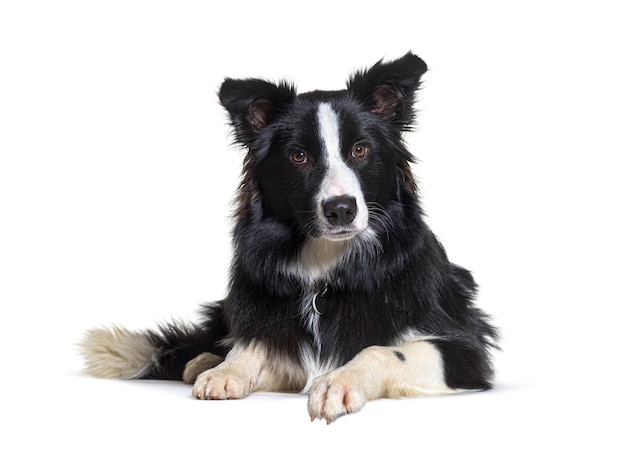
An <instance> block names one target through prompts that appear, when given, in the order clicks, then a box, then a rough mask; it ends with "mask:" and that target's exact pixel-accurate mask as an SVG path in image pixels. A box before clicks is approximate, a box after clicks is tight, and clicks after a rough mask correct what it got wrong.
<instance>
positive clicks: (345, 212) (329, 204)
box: [322, 195, 357, 226]
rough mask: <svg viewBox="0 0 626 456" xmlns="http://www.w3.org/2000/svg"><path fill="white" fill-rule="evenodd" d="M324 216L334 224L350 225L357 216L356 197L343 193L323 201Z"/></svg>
mask: <svg viewBox="0 0 626 456" xmlns="http://www.w3.org/2000/svg"><path fill="white" fill-rule="evenodd" d="M322 210H323V211H324V217H326V220H328V223H330V224H331V225H333V226H344V225H349V224H350V223H352V222H353V221H354V218H355V217H356V211H357V208H356V198H354V197H353V196H348V195H342V196H335V197H333V198H329V199H327V200H325V201H323V202H322Z"/></svg>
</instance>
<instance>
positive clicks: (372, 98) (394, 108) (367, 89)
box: [348, 52, 427, 130]
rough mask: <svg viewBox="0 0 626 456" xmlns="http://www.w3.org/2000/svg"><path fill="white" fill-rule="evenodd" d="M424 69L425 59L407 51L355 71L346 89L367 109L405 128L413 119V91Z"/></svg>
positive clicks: (417, 86)
mask: <svg viewBox="0 0 626 456" xmlns="http://www.w3.org/2000/svg"><path fill="white" fill-rule="evenodd" d="M426 70H427V66H426V63H424V61H423V60H422V59H420V58H419V57H418V56H416V55H414V54H411V53H410V52H409V53H408V54H406V55H405V56H403V57H401V58H399V59H397V60H393V61H391V62H383V61H382V60H381V61H379V62H378V63H376V64H375V65H374V66H373V67H371V68H369V69H367V70H364V71H360V72H358V73H356V74H355V75H354V76H352V77H351V78H350V79H349V80H348V91H349V92H350V93H351V94H353V95H354V96H356V97H357V98H358V99H359V100H361V102H363V103H365V105H366V106H367V109H369V110H370V111H372V112H374V113H377V114H378V115H380V116H381V117H383V118H384V119H387V120H390V121H391V122H393V123H394V124H396V125H397V126H398V127H400V128H401V129H403V130H406V129H409V128H410V125H411V123H412V122H413V118H414V110H413V101H414V99H415V92H416V91H417V89H418V88H419V86H420V80H421V77H422V75H423V74H424V73H425V72H426Z"/></svg>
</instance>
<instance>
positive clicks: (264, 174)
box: [146, 54, 497, 389]
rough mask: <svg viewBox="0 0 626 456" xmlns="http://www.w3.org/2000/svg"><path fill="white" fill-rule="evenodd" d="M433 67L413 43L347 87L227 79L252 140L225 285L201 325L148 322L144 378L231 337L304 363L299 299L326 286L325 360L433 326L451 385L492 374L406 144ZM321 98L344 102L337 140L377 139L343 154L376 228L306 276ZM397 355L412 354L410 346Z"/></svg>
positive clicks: (231, 102)
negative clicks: (155, 359)
mask: <svg viewBox="0 0 626 456" xmlns="http://www.w3.org/2000/svg"><path fill="white" fill-rule="evenodd" d="M425 71H426V65H425V63H424V62H423V61H422V60H421V59H420V58H419V57H417V56H415V55H412V54H407V55H405V56H404V57H402V58H400V59H397V60H395V61H392V62H389V63H384V62H382V61H381V62H378V63H377V64H376V65H374V66H373V67H372V68H370V69H368V70H365V71H361V72H358V73H357V74H355V75H354V76H353V77H352V78H351V79H350V80H349V81H348V84H347V90H342V91H335V92H321V91H318V92H311V93H306V94H301V95H297V94H296V91H295V89H294V87H293V86H291V85H289V84H287V83H279V84H273V83H270V82H267V81H263V80H258V79H246V80H234V79H227V80H226V81H225V82H224V83H223V85H222V87H221V90H220V93H219V98H220V101H221V103H222V105H223V106H224V107H225V108H226V110H227V111H228V113H229V114H230V118H231V120H232V125H233V127H234V132H235V138H236V140H237V141H238V142H240V143H241V144H242V145H244V146H245V147H246V148H247V154H246V157H245V160H244V168H243V173H242V182H241V186H240V190H239V194H238V200H237V210H236V214H235V226H234V231H233V242H234V260H233V263H232V265H231V277H230V288H229V293H228V296H227V297H226V299H225V300H224V301H221V302H219V303H216V304H214V305H210V306H207V307H206V309H205V318H204V320H203V322H202V323H201V324H200V325H198V326H197V327H191V328H186V329H181V328H180V327H178V326H176V325H173V326H170V327H165V328H162V329H161V331H160V332H153V333H150V334H151V341H152V343H153V345H154V346H155V347H157V348H158V349H159V354H160V360H159V363H158V365H155V366H154V367H153V369H152V370H151V371H150V372H149V373H148V374H147V375H146V377H147V378H162V379H164V378H168V379H180V378H181V376H182V371H183V368H184V365H185V362H186V361H188V360H189V359H191V358H193V357H194V356H196V355H197V354H199V353H201V352H204V351H210V352H213V353H216V354H218V355H221V356H224V355H225V354H226V353H227V351H228V343H229V341H231V342H232V341H243V342H253V341H262V342H264V343H265V345H266V346H267V347H268V349H269V353H270V356H281V357H283V358H284V357H285V356H286V357H288V359H290V360H291V362H292V363H294V364H296V365H301V364H302V360H301V347H302V346H303V345H310V346H313V345H314V340H313V335H312V334H311V332H310V330H309V328H308V327H307V324H306V318H304V317H303V316H302V312H301V302H302V300H303V297H304V296H305V295H307V293H313V292H316V291H317V292H319V290H321V288H323V287H327V292H326V294H325V295H324V296H325V298H326V300H327V306H326V310H325V312H324V313H323V314H322V315H321V316H320V317H319V319H320V320H319V323H320V324H319V329H320V340H321V345H320V347H321V354H320V355H321V359H322V360H326V359H334V360H335V361H336V362H337V363H338V364H339V365H340V364H343V363H345V362H347V361H349V360H350V359H351V358H352V357H354V356H355V355H356V354H357V353H358V352H359V351H361V350H362V349H364V348H365V347H368V346H371V345H389V344H392V343H393V342H394V340H396V338H397V337H398V336H399V335H400V334H403V333H406V332H407V331H410V330H413V331H415V332H419V333H421V334H424V335H432V336H434V338H433V343H434V344H435V345H436V346H437V348H438V349H439V350H440V351H441V353H442V356H443V360H444V363H445V379H446V382H447V384H448V385H449V386H450V387H452V388H469V389H487V388H489V387H490V386H491V379H492V375H493V370H492V367H491V362H490V357H489V348H490V347H493V346H495V340H496V336H497V335H496V331H495V329H494V328H493V327H492V326H491V325H490V324H489V323H488V320H487V318H486V317H485V315H484V314H483V313H482V312H481V311H480V310H478V309H477V308H476V307H474V305H473V299H474V296H475V294H476V284H475V283H474V280H473V278H472V276H471V274H470V273H469V272H468V271H467V270H465V269H463V268H461V267H459V266H456V265H454V264H452V263H450V262H449V261H448V258H447V256H446V253H445V251H444V249H443V247H442V246H441V245H440V243H439V242H438V240H437V239H436V237H435V236H434V235H433V233H431V231H430V230H429V228H428V227H427V226H426V224H425V223H424V220H423V214H422V210H421V208H420V204H419V198H418V195H417V188H416V184H415V180H414V178H413V176H412V173H411V169H410V164H411V162H412V161H413V156H412V155H411V154H410V153H409V151H408V150H407V149H406V147H405V144H404V142H403V133H404V132H405V131H407V130H409V129H410V128H411V125H412V123H413V121H414V117H415V110H414V108H413V103H414V100H415V94H416V90H417V89H418V88H419V86H420V80H421V76H422V75H423V73H424V72H425ZM320 102H327V103H330V105H331V106H332V107H333V109H334V110H335V111H336V112H337V113H338V116H339V118H340V122H341V138H342V144H341V147H342V150H350V148H351V147H352V146H353V144H354V143H355V142H362V143H365V144H367V145H368V147H369V148H370V149H371V151H372V153H369V154H368V155H367V157H366V158H365V159H363V160H359V161H352V160H351V158H350V157H348V156H347V155H346V162H347V163H348V165H349V166H350V167H351V169H352V170H353V172H354V173H355V174H356V175H357V176H358V179H359V182H360V184H361V186H362V190H363V194H364V196H365V200H366V201H367V203H368V208H369V210H370V216H369V226H370V228H371V231H372V232H373V233H375V234H376V236H375V239H374V240H372V239H356V240H354V246H352V247H349V248H348V249H347V251H346V253H345V254H344V255H343V257H342V258H341V260H340V261H339V262H338V264H337V265H336V267H333V268H332V269H330V270H329V271H327V273H325V274H323V275H321V276H320V277H315V276H311V277H308V276H306V274H305V273H302V272H298V268H297V266H298V261H299V256H298V255H299V252H300V250H301V248H302V246H303V245H304V244H305V243H306V242H307V241H308V240H309V239H311V238H315V237H316V236H319V232H318V228H317V227H316V226H315V223H312V217H313V209H310V208H311V206H312V195H313V194H314V193H315V189H316V185H318V184H319V181H320V179H321V174H322V173H323V170H324V166H323V157H322V156H321V155H320V152H319V151H320V149H321V145H320V143H319V137H318V134H317V124H316V117H315V116H316V109H317V106H318V104H319V103H320ZM298 150H304V151H306V152H307V154H308V159H309V163H308V164H307V166H305V167H294V165H293V164H292V163H290V162H289V159H288V157H289V154H291V153H292V152H294V151H298ZM397 357H398V359H399V360H400V361H405V360H404V356H403V355H402V353H400V352H398V356H397Z"/></svg>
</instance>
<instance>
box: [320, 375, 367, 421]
mask: <svg viewBox="0 0 626 456" xmlns="http://www.w3.org/2000/svg"><path fill="white" fill-rule="evenodd" d="M359 377H360V376H359V375H357V374H356V372H353V371H350V370H346V369H337V370H334V371H332V372H329V373H328V374H326V375H323V376H321V377H319V378H318V379H317V380H315V381H314V382H313V385H312V387H311V389H310V390H309V403H308V409H309V415H310V417H311V421H313V420H315V419H320V420H326V423H327V424H330V423H332V422H333V421H335V420H336V419H337V418H339V417H340V416H343V415H345V414H346V413H354V412H358V411H359V410H361V409H362V408H363V406H364V405H365V403H366V402H367V395H366V391H365V388H364V387H363V385H362V379H360V378H359Z"/></svg>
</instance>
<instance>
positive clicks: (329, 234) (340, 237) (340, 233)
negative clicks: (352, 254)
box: [319, 227, 364, 241]
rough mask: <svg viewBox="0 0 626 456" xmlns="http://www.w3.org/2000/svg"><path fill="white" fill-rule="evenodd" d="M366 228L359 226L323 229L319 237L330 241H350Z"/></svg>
mask: <svg viewBox="0 0 626 456" xmlns="http://www.w3.org/2000/svg"><path fill="white" fill-rule="evenodd" d="M363 231H364V230H362V229H358V228H348V227H341V229H336V228H335V229H326V230H322V232H321V233H320V234H319V237H321V238H324V239H328V240H329V241H349V240H350V239H353V238H355V237H356V236H358V235H359V234H361V233H362V232H363Z"/></svg>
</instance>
